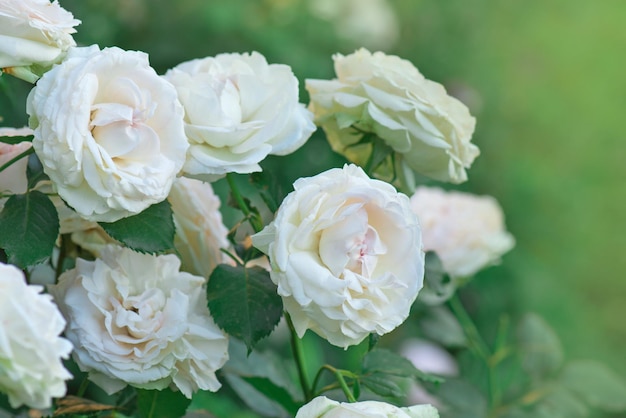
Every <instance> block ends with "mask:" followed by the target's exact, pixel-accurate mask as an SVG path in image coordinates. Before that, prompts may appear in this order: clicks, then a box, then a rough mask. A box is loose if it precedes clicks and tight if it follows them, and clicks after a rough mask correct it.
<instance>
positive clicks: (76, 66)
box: [27, 45, 188, 222]
mask: <svg viewBox="0 0 626 418" xmlns="http://www.w3.org/2000/svg"><path fill="white" fill-rule="evenodd" d="M27 111H28V114H29V115H30V116H31V119H30V124H31V126H32V127H33V128H34V139H33V146H34V147H35V151H36V153H37V156H38V157H39V159H40V160H41V163H42V164H43V168H44V171H45V173H46V174H48V176H49V177H50V179H51V180H52V182H53V183H54V185H55V187H56V189H57V191H58V193H59V195H60V196H61V197H62V198H63V200H65V201H66V202H67V203H68V205H69V206H71V207H72V208H74V210H76V212H78V213H79V214H80V215H81V216H82V217H83V218H85V219H88V220H91V221H96V222H113V221H116V220H118V219H120V218H123V217H127V216H130V215H134V214H137V213H139V212H141V211H143V210H144V209H146V208H147V207H148V206H150V205H152V204H154V203H158V202H161V201H163V200H165V199H166V198H167V195H168V193H169V191H170V188H171V186H172V182H173V181H174V179H175V178H176V175H177V174H178V172H179V171H180V169H181V168H182V166H183V164H184V162H185V154H186V151H187V148H188V144H187V141H186V139H185V133H184V126H183V109H182V106H181V105H180V103H179V102H178V99H177V95H176V90H175V89H174V87H173V86H172V85H170V84H169V83H168V82H166V81H165V80H163V78H161V77H159V76H158V75H157V74H156V72H155V71H154V70H153V69H152V68H151V67H150V65H149V63H148V56H147V55H146V54H144V53H142V52H136V51H123V50H121V49H119V48H105V49H104V50H102V51H101V50H100V49H99V48H98V47H97V46H95V45H94V46H91V47H86V48H72V49H71V50H70V51H69V52H68V55H67V58H66V59H65V60H64V61H63V62H62V63H61V64H59V65H57V66H55V67H54V68H53V69H52V70H50V71H48V72H47V73H46V74H44V76H43V77H42V78H41V79H40V80H39V82H38V83H37V86H36V87H35V88H34V89H33V90H32V91H31V93H30V95H29V96H28V102H27Z"/></svg>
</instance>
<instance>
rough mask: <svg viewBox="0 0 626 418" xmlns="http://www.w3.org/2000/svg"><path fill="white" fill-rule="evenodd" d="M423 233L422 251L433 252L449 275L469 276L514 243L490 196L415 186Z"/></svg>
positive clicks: (413, 203) (415, 208)
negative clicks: (416, 187)
mask: <svg viewBox="0 0 626 418" xmlns="http://www.w3.org/2000/svg"><path fill="white" fill-rule="evenodd" d="M411 207H412V208H413V211H414V212H415V213H416V214H417V216H418V218H419V220H420V225H421V226H422V233H423V236H424V250H425V251H434V252H435V253H437V255H438V256H439V258H440V259H441V262H442V264H443V268H444V270H445V271H446V272H447V273H448V274H449V275H450V276H451V277H453V278H460V277H469V276H472V275H474V274H475V273H477V272H478V271H479V270H481V269H482V268H484V267H486V266H488V265H489V264H493V263H497V262H498V261H499V260H500V257H501V256H502V255H503V254H504V253H506V252H507V251H509V250H510V249H511V248H513V246H514V245H515V239H514V238H513V236H512V235H511V234H510V233H508V232H507V231H506V228H505V225H504V215H503V213H502V209H501V208H500V205H498V202H497V201H496V200H495V199H494V198H492V197H490V196H475V195H472V194H469V193H462V192H456V191H449V192H446V191H444V190H442V189H439V188H431V187H419V188H418V189H417V190H416V192H415V194H414V195H413V196H412V197H411Z"/></svg>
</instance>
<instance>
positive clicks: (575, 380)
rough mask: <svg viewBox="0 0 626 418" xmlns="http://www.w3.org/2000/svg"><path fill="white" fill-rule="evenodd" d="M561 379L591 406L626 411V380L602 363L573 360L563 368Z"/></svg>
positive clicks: (609, 410) (606, 409) (605, 409)
mask: <svg viewBox="0 0 626 418" xmlns="http://www.w3.org/2000/svg"><path fill="white" fill-rule="evenodd" d="M561 381H562V382H563V384H564V385H565V387H567V388H568V389H570V390H572V391H573V392H575V393H576V395H577V396H579V397H580V398H581V399H583V400H584V401H585V402H587V403H588V404H589V405H591V406H594V407H596V408H599V409H602V410H604V411H608V412H623V411H626V382H624V379H623V378H621V377H620V376H618V375H617V374H616V373H615V372H614V371H613V370H611V369H609V368H608V367H606V366H605V365H604V364H602V363H598V362H595V361H592V360H579V361H575V362H571V363H569V364H567V365H566V366H565V368H564V369H563V374H562V376H561Z"/></svg>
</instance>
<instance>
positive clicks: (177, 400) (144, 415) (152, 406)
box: [137, 388, 191, 418]
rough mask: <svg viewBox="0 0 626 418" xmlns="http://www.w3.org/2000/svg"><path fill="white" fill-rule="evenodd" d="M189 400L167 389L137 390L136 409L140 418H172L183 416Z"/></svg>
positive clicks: (179, 393)
mask: <svg viewBox="0 0 626 418" xmlns="http://www.w3.org/2000/svg"><path fill="white" fill-rule="evenodd" d="M190 403H191V399H187V398H186V397H185V395H183V394H182V393H181V392H174V391H172V390H171V389H169V388H165V389H163V390H145V389H137V409H138V412H139V417H140V418H172V417H182V416H183V415H185V411H186V410H187V407H188V406H189V404H190Z"/></svg>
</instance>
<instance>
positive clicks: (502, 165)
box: [2, 0, 626, 376]
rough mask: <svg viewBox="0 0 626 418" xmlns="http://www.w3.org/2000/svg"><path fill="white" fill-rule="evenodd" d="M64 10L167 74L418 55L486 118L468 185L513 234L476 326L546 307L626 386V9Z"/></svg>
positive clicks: (313, 158)
mask: <svg viewBox="0 0 626 418" xmlns="http://www.w3.org/2000/svg"><path fill="white" fill-rule="evenodd" d="M61 4H62V5H63V6H64V7H65V8H67V9H68V10H71V11H72V12H73V13H74V15H75V16H76V17H77V18H79V19H81V20H82V21H83V23H82V25H81V26H79V27H78V34H77V35H76V36H75V37H76V39H77V40H78V42H79V43H81V44H92V43H98V44H99V45H100V46H102V47H104V46H112V45H117V46H120V47H122V48H124V49H138V50H143V51H146V52H148V53H149V54H150V59H151V62H152V64H153V66H154V67H155V68H157V70H158V71H159V72H160V73H163V72H164V71H165V70H166V69H168V68H170V67H172V66H174V65H176V64H178V63H180V62H182V61H184V60H188V59H192V58H199V57H204V56H209V55H215V54H217V53H222V52H244V51H251V50H257V51H259V52H261V53H263V54H264V55H265V56H266V57H267V58H268V61H269V62H276V63H286V64H289V65H291V66H292V68H293V70H294V72H295V74H296V75H297V76H298V78H299V79H300V80H304V79H305V78H330V77H332V74H333V73H332V61H331V55H332V54H333V53H335V52H342V53H350V52H352V51H353V50H354V49H356V48H358V47H360V46H366V47H369V48H370V49H372V50H376V49H382V50H384V51H385V52H387V53H393V54H396V55H399V56H401V57H403V58H406V59H409V60H410V61H412V62H413V63H414V64H415V65H416V66H417V67H418V68H419V69H420V71H421V72H422V73H423V74H424V75H425V76H426V77H428V78H430V79H433V80H436V81H439V82H441V83H443V84H445V85H446V86H447V87H448V89H449V91H450V92H452V93H453V94H455V95H457V96H458V97H460V98H461V99H462V100H464V101H465V102H466V103H467V104H468V105H469V106H470V108H471V110H472V113H473V114H474V115H475V116H476V117H477V120H478V124H477V130H476V132H475V135H474V140H473V141H474V142H475V143H476V144H477V145H478V146H479V147H480V149H481V156H480V157H479V158H478V159H477V160H476V162H475V163H474V165H473V167H472V168H471V170H470V171H469V173H468V174H469V178H470V180H469V181H468V182H467V183H465V184H463V185H461V186H459V187H458V188H459V189H462V190H467V191H471V192H474V193H480V194H489V195H493V196H495V197H496V198H497V199H498V200H499V201H500V203H501V204H502V206H503V208H504V211H505V213H506V217H507V225H508V228H509V229H510V231H511V232H512V233H513V234H514V235H515V237H516V238H517V246H516V248H515V249H514V250H513V251H512V252H511V253H510V254H508V255H507V256H506V257H505V258H504V262H503V264H502V265H501V266H498V267H493V268H490V269H489V270H486V271H484V272H483V273H481V274H480V275H479V276H478V277H477V278H476V280H474V282H473V283H472V284H471V285H470V288H469V289H468V290H467V292H468V295H469V296H468V298H467V301H468V303H469V304H470V305H469V308H470V310H471V311H472V313H473V314H475V315H477V317H478V318H479V322H480V325H481V327H482V328H483V329H485V330H486V332H487V333H488V332H489V329H490V327H492V326H494V325H495V324H494V322H495V321H494V318H496V317H497V316H498V315H499V314H500V313H501V312H503V311H508V312H511V313H512V314H513V315H518V314H520V313H522V312H526V311H534V312H537V313H539V314H540V315H542V316H544V317H545V318H546V320H547V322H548V323H549V324H550V325H552V326H553V327H554V328H555V329H556V331H557V333H558V335H559V336H560V337H561V339H562V341H563V345H564V347H565V351H566V356H567V357H568V358H570V359H576V358H594V359H597V360H601V361H604V362H605V363H607V364H609V365H610V366H611V367H612V368H613V369H615V370H616V371H618V372H620V373H621V374H622V375H623V376H626V354H625V353H624V351H626V350H625V348H626V278H625V277H624V275H623V274H622V272H623V271H625V270H626V257H624V256H623V253H624V251H625V250H626V218H625V215H624V213H625V212H626V211H625V209H626V187H625V186H624V181H625V180H626V163H625V162H626V143H625V141H624V140H625V138H624V136H625V134H624V131H625V129H624V123H623V121H624V116H623V114H624V111H625V110H626V77H624V74H625V68H626V54H625V53H624V51H625V47H626V26H625V25H624V20H625V18H626V3H625V2H623V0H602V1H598V2H591V1H587V0H567V1H565V0H553V1H549V2H547V1H533V0H530V1H528V0H525V1H522V0H502V1H485V0H443V1H442V0H389V1H388V2H385V1H383V0H380V1H374V0H371V1H370V0H368V1H366V0H211V1H206V0H177V1H165V0H109V1H106V2H104V1H100V0H63V1H62V2H61ZM388 6H391V9H389V8H388ZM11 86H12V88H14V89H16V90H18V91H20V90H22V93H24V92H25V91H26V86H21V85H17V84H14V83H12V84H11ZM302 90H303V88H302ZM305 99H306V97H305V95H304V94H303V100H305ZM2 105H3V108H4V109H3V116H5V117H6V118H7V120H10V118H13V119H14V120H15V119H17V120H20V121H21V122H24V119H25V118H24V115H23V113H21V112H23V111H21V110H19V111H18V110H16V111H15V113H14V114H13V113H11V111H10V110H8V108H7V104H6V103H3V104H2ZM3 124H5V123H3ZM324 147H327V146H326V145H325V144H323V143H321V142H320V140H318V139H316V140H313V141H312V142H311V143H310V144H308V145H307V147H306V148H305V149H304V150H303V151H301V152H300V153H299V155H301V156H302V158H303V159H306V160H307V163H306V164H309V168H308V170H309V171H308V172H302V170H301V168H302V166H301V165H300V164H298V167H296V168H294V167H285V173H286V176H287V177H289V176H290V175H295V174H291V173H299V174H301V175H310V174H314V173H315V170H316V169H317V168H318V167H326V166H329V165H331V164H332V163H333V162H332V161H318V160H317V158H318V155H319V153H317V149H320V148H324ZM296 169H297V170H299V171H295V170H296Z"/></svg>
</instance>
